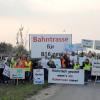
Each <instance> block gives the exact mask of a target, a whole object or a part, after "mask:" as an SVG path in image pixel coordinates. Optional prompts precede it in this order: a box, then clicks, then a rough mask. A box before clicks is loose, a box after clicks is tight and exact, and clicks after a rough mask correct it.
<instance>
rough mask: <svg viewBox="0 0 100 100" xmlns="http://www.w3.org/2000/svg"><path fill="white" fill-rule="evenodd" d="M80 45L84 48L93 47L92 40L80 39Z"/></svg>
mask: <svg viewBox="0 0 100 100" xmlns="http://www.w3.org/2000/svg"><path fill="white" fill-rule="evenodd" d="M82 46H83V47H86V48H93V40H86V39H82Z"/></svg>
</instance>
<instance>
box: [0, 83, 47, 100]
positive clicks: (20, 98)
mask: <svg viewBox="0 0 100 100" xmlns="http://www.w3.org/2000/svg"><path fill="white" fill-rule="evenodd" d="M47 86H48V84H47V83H45V84H44V85H34V84H30V83H27V84H19V85H18V86H15V85H10V84H9V85H4V84H0V100H25V98H28V97H31V96H32V95H35V94H36V93H38V92H39V91H40V90H42V89H44V88H46V87H47Z"/></svg>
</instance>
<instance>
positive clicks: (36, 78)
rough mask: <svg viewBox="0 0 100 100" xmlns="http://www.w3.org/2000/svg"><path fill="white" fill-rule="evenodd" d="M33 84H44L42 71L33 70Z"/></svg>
mask: <svg viewBox="0 0 100 100" xmlns="http://www.w3.org/2000/svg"><path fill="white" fill-rule="evenodd" d="M33 82H34V84H44V69H34V70H33Z"/></svg>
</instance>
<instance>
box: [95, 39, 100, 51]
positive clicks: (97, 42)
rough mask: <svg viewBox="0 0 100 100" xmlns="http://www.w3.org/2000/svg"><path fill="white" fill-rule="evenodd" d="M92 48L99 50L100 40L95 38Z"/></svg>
mask: <svg viewBox="0 0 100 100" xmlns="http://www.w3.org/2000/svg"><path fill="white" fill-rule="evenodd" d="M94 49H96V50H100V40H95V43H94Z"/></svg>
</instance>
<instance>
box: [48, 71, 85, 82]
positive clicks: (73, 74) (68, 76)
mask: <svg viewBox="0 0 100 100" xmlns="http://www.w3.org/2000/svg"><path fill="white" fill-rule="evenodd" d="M48 83H62V84H84V70H81V69H80V70H74V69H49V76H48Z"/></svg>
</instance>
